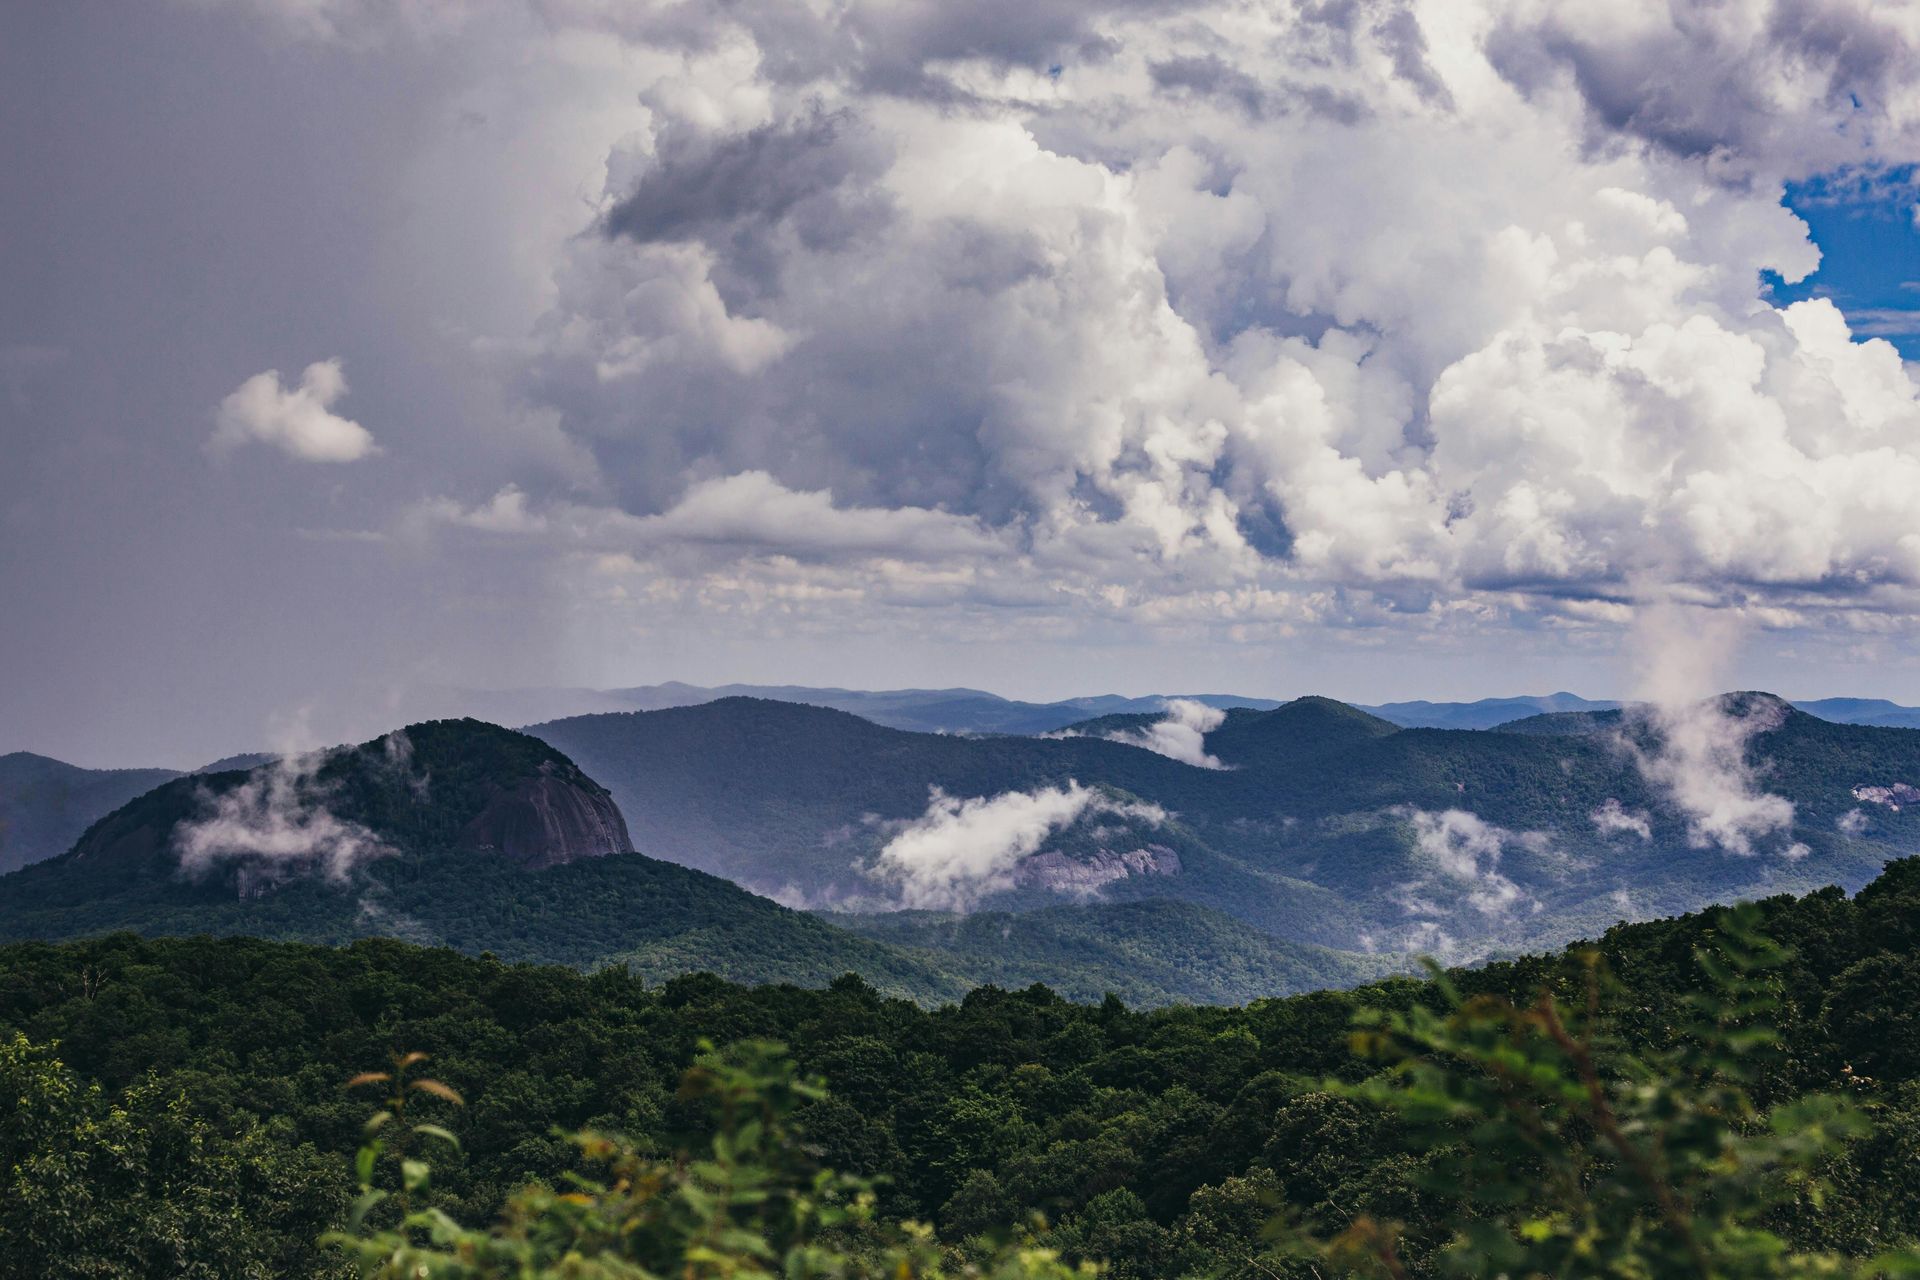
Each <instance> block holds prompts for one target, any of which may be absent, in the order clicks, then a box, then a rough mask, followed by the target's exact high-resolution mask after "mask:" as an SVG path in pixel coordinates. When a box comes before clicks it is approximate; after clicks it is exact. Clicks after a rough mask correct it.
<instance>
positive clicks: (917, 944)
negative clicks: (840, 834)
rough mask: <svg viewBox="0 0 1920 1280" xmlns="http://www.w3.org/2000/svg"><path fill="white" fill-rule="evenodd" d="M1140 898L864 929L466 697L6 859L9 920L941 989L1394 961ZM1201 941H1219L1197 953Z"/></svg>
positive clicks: (1234, 988) (919, 995)
mask: <svg viewBox="0 0 1920 1280" xmlns="http://www.w3.org/2000/svg"><path fill="white" fill-rule="evenodd" d="M1141 905H1142V906H1143V907H1145V908H1146V910H1144V911H1134V912H1131V913H1125V912H1122V914H1119V915H1114V916H1108V915H1107V914H1106V913H1107V912H1108V911H1109V908H1105V907H1100V906H1094V907H1090V908H1088V909H1087V913H1086V914H1084V915H1082V914H1080V913H1078V912H1072V911H1070V912H1064V913H1062V912H1052V913H1041V914H1040V915H1037V916H1035V917H1033V918H1032V919H1031V920H1030V921H1022V922H1021V924H1020V926H1019V937H1020V943H1019V945H1018V947H1015V948H1001V949H995V948H990V947H983V946H981V945H979V934H978V931H977V930H966V929H960V930H955V929H942V928H937V927H933V926H932V925H931V924H929V923H928V922H927V921H925V920H917V921H916V922H915V923H914V925H912V926H909V925H907V924H905V923H902V924H901V925H900V926H899V927H898V928H895V929H872V930H869V931H867V932H865V933H861V932H851V931H848V930H845V929H842V928H837V927H835V926H834V925H832V924H830V923H828V922H827V921H825V920H822V919H820V918H818V917H816V916H812V915H809V914H807V913H805V912H800V911H794V910H790V909H788V908H786V907H783V906H780V905H778V904H776V903H774V902H772V901H769V900H768V899H766V898H764V897H760V896H758V895H755V894H752V893H748V892H747V891H745V890H743V889H741V888H740V887H738V886H736V885H734V884H731V883H729V882H727V881H726V880H723V879H720V878H718V877H715V876H711V875H707V874H704V873H702V872H699V871H696V870H692V869H689V868H687V867H683V866H679V865H676V864H674V863H671V862H662V861H659V860H656V859H653V858H649V857H645V856H643V855H641V854H638V853H635V852H633V849H632V845H631V843H630V841H629V839H628V835H627V831H626V827H625V825H624V823H623V822H622V820H621V816H620V814H619V812H618V811H617V810H616V809H615V808H614V807H613V805H612V803H611V800H610V798H609V797H608V794H607V792H606V791H605V790H604V789H603V788H601V787H600V786H599V784H598V783H596V782H594V781H593V780H592V779H591V778H589V777H587V776H586V775H585V774H584V773H583V772H581V771H580V770H579V769H578V768H576V767H575V766H574V765H573V764H572V762H571V761H569V760H568V759H567V758H566V757H565V756H563V755H562V754H560V753H559V752H557V751H555V750H554V749H553V748H552V747H550V746H548V745H546V744H545V743H542V742H540V741H538V740H536V739H534V738H530V737H527V736H525V735H522V734H518V733H514V732H511V731H509V730H505V729H500V728H497V727H495V726H492V725H485V724H481V723H479V722H477V721H471V720H468V721H441V722H434V723H429V724H424V725H414V726H411V727H409V728H407V729H404V730H401V731H398V732H396V733H393V734H389V735H386V736H385V737H382V738H379V739H375V740H374V741H372V742H369V743H365V744H362V745H361V746H359V747H356V748H351V749H346V750H342V751H337V752H332V753H325V754H322V755H318V756H315V757H310V758H306V759H304V760H291V761H273V762H269V763H268V764H265V765H260V766H257V767H255V768H254V769H252V770H241V771H234V772H228V773H220V774H214V775H208V776H204V777H188V778H179V779H175V780H173V781H170V782H168V783H166V784H165V785H163V786H161V787H159V788H157V789H155V790H153V791H151V792H149V793H147V794H145V795H143V796H141V797H139V798H138V799H136V800H134V801H132V802H131V803H128V804H126V805H124V806H123V807H121V808H120V809H118V810H116V811H114V812H113V813H112V814H109V815H108V816H107V817H105V818H103V819H101V820H100V821H99V822H97V823H96V824H94V826H93V827H92V828H91V829H89V830H88V831H87V832H86V833H85V834H84V836H82V838H81V839H80V840H79V842H78V843H77V844H76V845H75V846H74V847H73V849H72V850H71V851H69V852H68V853H67V854H65V855H63V856H61V857H58V858H54V859H51V860H49V861H46V862H43V863H41V864H39V865H37V866H34V867H30V868H27V869H26V870H24V871H21V872H19V873H17V874H15V875H12V876H8V877H6V878H5V879H4V880H0V938H61V937H71V936H74V935H79V934H87V933H95V932H100V931H103V930H108V929H135V930H138V931H140V932H143V933H150V934H168V933H171V934H185V933H214V934H251V935H255V936H259V937H268V938H284V939H300V940H306V941H314V942H344V941H349V940H351V939H354V938H359V937H366V936H369V935H388V936H395V937H402V938H408V939H412V940H415V941H426V942H436V943H442V944H445V945H448V946H452V947H455V948H458V949H460V950H463V951H467V952H470V953H479V952H490V953H492V954H494V955H497V956H499V957H501V958H503V959H506V960H512V961H545V962H550V963H562V964H570V965H576V966H580V967H583V968H585V967H594V966H598V965H606V964H616V965H620V966H623V967H625V968H628V969H631V970H632V971H633V972H635V973H637V974H640V975H643V976H645V977H648V978H650V979H654V980H664V979H666V978H669V977H672V976H674V975H676V974H680V973H687V972H695V971H705V972H712V973H717V974H721V975H724V976H726V977H728V978H731V979H734V980H737V981H743V982H776V981H777V982H797V983H802V984H808V985H814V986H818V985H824V984H825V983H826V982H828V981H830V980H831V979H833V978H834V977H836V976H838V975H840V974H842V973H846V972H850V971H857V972H859V973H861V974H863V975H865V977H866V978H867V979H868V980H869V981H871V982H873V983H874V984H875V985H876V987H878V988H879V989H881V990H884V991H886V992H888V993H890V994H898V995H905V996H909V997H912V998H914V999H919V1000H936V999H950V998H957V997H958V996H960V995H962V994H964V993H965V992H966V991H967V990H969V989H970V988H972V987H974V986H977V985H979V984H980V983H983V982H991V981H1000V982H1010V983H1017V984H1019V985H1025V984H1027V983H1031V982H1034V981H1040V980H1047V981H1052V982H1056V983H1058V984H1059V985H1060V986H1061V987H1062V989H1064V990H1068V991H1071V992H1073V993H1075V994H1079V995H1087V996H1091V997H1096V998H1097V997H1098V996H1099V995H1101V994H1102V993H1104V992H1106V991H1108V990H1115V991H1122V992H1125V993H1126V995H1127V997H1128V998H1129V999H1132V1000H1135V1001H1137V1002H1140V1003H1143V1004H1164V1003H1167V1002H1170V1001H1199V1000H1247V999H1253V998H1256V997H1259V996H1263V995H1274V994H1281V993H1286V992H1293V991H1304V990H1310V989H1313V988H1316V987H1322V986H1327V985H1351V984H1352V983H1355V982H1359V981H1363V980H1365V979H1367V978H1370V977H1373V976H1376V975H1377V974H1379V973H1381V972H1384V971H1385V970H1386V968H1387V967H1388V964H1387V962H1384V961H1381V960H1377V959H1374V958H1371V957H1365V956H1358V955H1347V954H1341V953H1336V952H1333V951H1329V950H1326V949H1322V948H1314V947H1306V946H1300V945H1296V944H1290V943H1286V942H1282V941H1281V940H1279V939H1277V938H1274V937H1271V936H1268V935H1266V934H1262V933H1260V932H1258V931H1256V930H1253V929H1250V928H1248V927H1246V926H1245V925H1242V924H1240V923H1239V922H1237V921H1234V920H1231V919H1228V918H1225V917H1214V916H1210V915H1208V914H1207V913H1205V912H1202V911H1199V910H1197V909H1192V908H1185V907H1184V906H1183V904H1179V903H1165V904H1141ZM863 923H864V922H863ZM1201 955H1206V956H1210V957H1212V959H1213V961H1214V963H1211V964H1207V965H1198V964H1194V963H1192V961H1193V960H1194V959H1195V958H1196V957H1197V956H1201Z"/></svg>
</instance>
